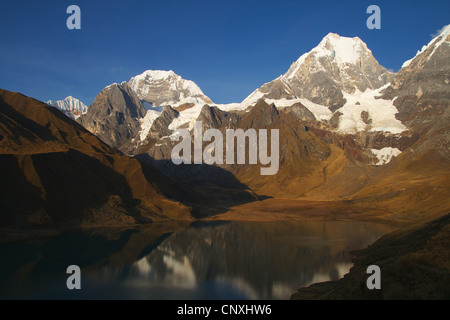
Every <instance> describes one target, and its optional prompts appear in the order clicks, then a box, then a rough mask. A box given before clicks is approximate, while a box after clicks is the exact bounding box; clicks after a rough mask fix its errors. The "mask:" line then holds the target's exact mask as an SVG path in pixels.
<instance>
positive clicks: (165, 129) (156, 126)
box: [150, 106, 179, 139]
mask: <svg viewBox="0 0 450 320" xmlns="http://www.w3.org/2000/svg"><path fill="white" fill-rule="evenodd" d="M178 115H179V112H178V111H176V110H175V109H173V108H172V107H171V106H165V107H164V109H163V111H162V112H161V115H160V116H159V117H158V118H156V120H155V121H154V122H153V125H152V127H151V128H150V136H151V137H152V138H154V139H159V138H162V137H164V136H169V135H170V134H171V133H172V130H170V129H169V125H170V124H171V123H172V121H173V120H174V119H175V118H176V117H178Z"/></svg>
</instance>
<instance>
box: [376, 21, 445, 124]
mask: <svg viewBox="0 0 450 320" xmlns="http://www.w3.org/2000/svg"><path fill="white" fill-rule="evenodd" d="M449 56H450V26H446V27H445V28H444V29H443V31H442V32H441V33H440V34H439V35H438V36H437V37H435V38H434V39H433V40H432V41H431V42H430V43H429V44H428V45H426V46H424V47H423V48H422V50H421V51H419V52H418V54H417V55H416V57H414V58H413V59H411V60H408V61H406V62H405V64H404V65H403V68H402V69H401V70H400V71H399V72H398V73H397V74H396V76H395V78H394V79H393V80H392V83H391V85H390V86H389V87H388V88H386V89H385V90H384V91H383V92H382V93H383V97H382V98H384V99H395V100H394V105H395V106H396V107H397V109H398V111H399V113H398V114H397V118H398V119H399V120H401V121H402V122H403V123H405V124H406V125H407V126H408V127H410V128H412V129H413V130H415V131H417V132H420V133H423V132H424V131H426V130H427V129H428V128H430V127H431V126H432V125H433V124H434V123H436V121H438V119H439V118H440V116H441V115H442V114H443V113H444V112H445V109H446V108H447V107H448V105H449V104H450V95H449V88H450V59H449Z"/></svg>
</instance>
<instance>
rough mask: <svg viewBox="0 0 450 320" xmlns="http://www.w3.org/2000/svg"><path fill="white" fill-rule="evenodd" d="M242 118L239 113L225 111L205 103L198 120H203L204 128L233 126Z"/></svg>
mask: <svg viewBox="0 0 450 320" xmlns="http://www.w3.org/2000/svg"><path fill="white" fill-rule="evenodd" d="M239 120H240V117H239V115H237V114H235V113H230V112H225V111H222V110H220V109H219V108H217V107H210V106H208V105H204V106H203V108H202V110H201V111H200V115H199V116H198V118H197V121H201V122H202V127H203V130H207V129H211V128H222V127H226V128H233V127H234V126H235V125H236V124H237V123H238V122H239Z"/></svg>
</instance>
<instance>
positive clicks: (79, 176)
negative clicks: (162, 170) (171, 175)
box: [0, 90, 190, 227]
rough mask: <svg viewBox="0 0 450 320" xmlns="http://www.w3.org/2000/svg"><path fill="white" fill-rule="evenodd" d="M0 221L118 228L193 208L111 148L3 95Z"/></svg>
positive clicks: (50, 113)
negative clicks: (177, 198)
mask: <svg viewBox="0 0 450 320" xmlns="http://www.w3.org/2000/svg"><path fill="white" fill-rule="evenodd" d="M0 171H1V172H0V176H1V181H0V209H1V211H0V212H1V215H0V221H1V225H2V226H3V227H5V226H19V227H25V226H27V225H28V226H33V225H39V226H61V227H79V226H83V227H85V226H86V227H87V226H119V225H129V224H135V223H145V222H150V221H158V220H167V219H169V218H181V219H190V209H189V208H188V207H186V206H184V205H182V204H181V203H179V202H178V201H176V200H170V199H169V198H168V196H169V197H171V196H173V195H174V194H175V195H176V193H177V190H175V188H174V187H173V186H172V185H171V184H170V183H169V181H167V179H165V178H163V177H162V176H161V175H160V174H159V173H158V171H157V170H156V169H154V168H152V167H151V166H149V165H144V164H141V163H140V162H139V161H137V160H136V159H131V158H129V157H126V156H123V155H121V154H119V153H118V152H116V151H115V150H113V149H111V148H110V147H109V146H107V145H106V144H105V143H103V142H102V141H101V140H99V139H98V138H97V137H95V136H94V135H92V134H91V133H89V132H88V131H87V130H85V129H84V128H83V127H82V126H81V125H79V124H77V123H76V122H74V121H72V120H71V119H69V118H68V117H66V116H64V115H63V114H62V113H61V112H59V111H58V110H56V109H55V108H52V107H49V106H47V105H46V104H44V103H42V102H39V101H37V100H34V99H32V98H28V97H26V96H23V95H21V94H18V93H13V92H9V91H6V90H0Z"/></svg>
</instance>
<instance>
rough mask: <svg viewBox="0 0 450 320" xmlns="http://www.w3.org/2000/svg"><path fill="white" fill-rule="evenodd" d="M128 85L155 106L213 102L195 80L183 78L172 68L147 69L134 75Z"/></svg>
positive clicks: (140, 97)
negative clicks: (164, 69)
mask: <svg viewBox="0 0 450 320" xmlns="http://www.w3.org/2000/svg"><path fill="white" fill-rule="evenodd" d="M128 85H129V86H130V87H131V88H132V89H133V91H134V92H136V94H137V95H138V97H139V99H141V100H143V101H145V102H147V103H149V104H151V105H152V106H153V107H159V106H166V105H171V106H179V105H182V104H187V103H189V104H191V103H192V104H205V103H212V101H211V99H210V98H208V97H207V96H206V95H205V94H204V93H203V91H202V90H201V89H200V88H199V87H198V86H197V85H196V84H195V83H194V82H193V81H191V80H186V79H183V78H182V77H181V76H179V75H177V74H176V73H175V72H173V71H172V70H170V71H162V70H147V71H145V72H143V73H142V74H140V75H137V76H135V77H132V78H131V79H130V81H129V82H128Z"/></svg>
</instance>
